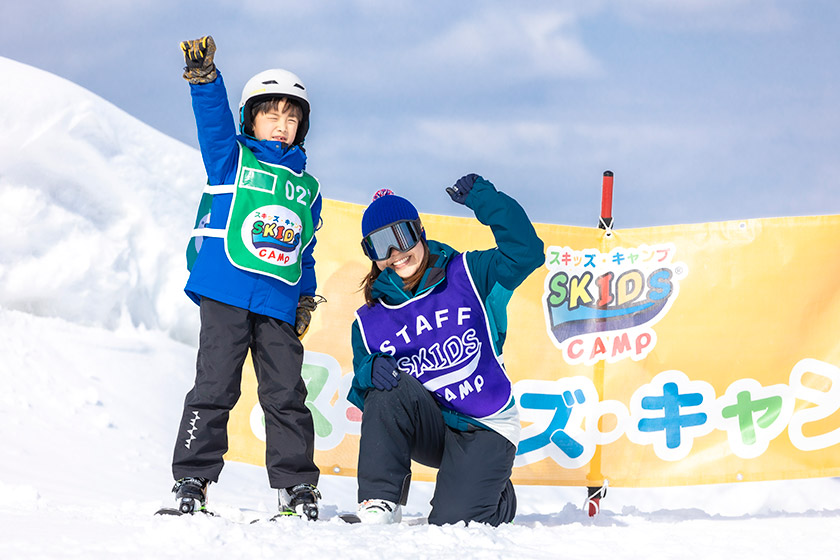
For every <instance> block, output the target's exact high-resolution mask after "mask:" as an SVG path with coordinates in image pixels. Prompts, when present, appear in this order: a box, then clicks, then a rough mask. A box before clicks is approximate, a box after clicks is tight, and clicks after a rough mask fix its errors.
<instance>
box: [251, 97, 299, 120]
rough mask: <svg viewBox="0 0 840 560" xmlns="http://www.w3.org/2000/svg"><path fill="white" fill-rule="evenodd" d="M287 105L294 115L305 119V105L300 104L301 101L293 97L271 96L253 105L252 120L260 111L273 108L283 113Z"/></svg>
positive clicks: (267, 110)
mask: <svg viewBox="0 0 840 560" xmlns="http://www.w3.org/2000/svg"><path fill="white" fill-rule="evenodd" d="M286 107H288V108H289V112H290V113H291V114H292V116H293V117H295V118H297V119H298V120H302V119H303V107H301V106H300V102H299V101H298V100H297V99H292V98H291V97H270V98H268V99H266V100H265V101H260V102H258V103H254V104H253V105H252V106H251V122H254V119H255V118H256V116H257V115H259V114H260V113H268V112H269V111H272V110H273V111H279V112H281V113H282V112H283V110H284V109H285V108H286Z"/></svg>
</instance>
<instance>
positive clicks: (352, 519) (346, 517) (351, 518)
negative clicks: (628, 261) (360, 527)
mask: <svg viewBox="0 0 840 560" xmlns="http://www.w3.org/2000/svg"><path fill="white" fill-rule="evenodd" d="M338 518H339V519H341V520H342V521H344V522H345V523H352V524H356V523H361V522H362V520H361V519H359V516H358V515H356V514H355V513H342V514H340V515H339V516H338Z"/></svg>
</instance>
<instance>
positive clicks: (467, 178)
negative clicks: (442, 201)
mask: <svg viewBox="0 0 840 560" xmlns="http://www.w3.org/2000/svg"><path fill="white" fill-rule="evenodd" d="M476 179H478V175H476V174H475V173H470V174H469V175H464V176H463V177H461V178H460V179H458V180H457V181H455V184H454V185H452V186H451V187H446V192H447V193H449V198H451V199H452V200H454V201H455V202H457V203H458V204H465V203H466V202H467V195H468V194H470V191H471V190H472V188H473V184H474V183H475V180H476Z"/></svg>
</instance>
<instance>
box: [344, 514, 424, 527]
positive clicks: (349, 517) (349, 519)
mask: <svg viewBox="0 0 840 560" xmlns="http://www.w3.org/2000/svg"><path fill="white" fill-rule="evenodd" d="M338 518H339V519H341V520H342V521H344V522H345V523H350V524H351V525H355V524H356V523H361V522H362V520H361V519H359V516H358V515H356V514H355V513H340V514H338ZM400 523H403V524H405V525H428V524H429V518H428V517H413V518H410V519H407V518H403V520H402V521H401V522H400ZM395 525H399V523H395Z"/></svg>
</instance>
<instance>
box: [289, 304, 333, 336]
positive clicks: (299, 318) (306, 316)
mask: <svg viewBox="0 0 840 560" xmlns="http://www.w3.org/2000/svg"><path fill="white" fill-rule="evenodd" d="M315 298H318V299H315ZM325 301H327V299H326V298H325V297H324V296H314V297H313V296H300V299H299V300H298V306H297V311H296V312H295V334H297V337H298V340H303V336H304V335H305V334H306V331H308V330H309V323H310V321H312V312H313V311H315V308H316V307H318V304H319V303H324V302H325Z"/></svg>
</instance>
